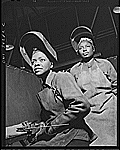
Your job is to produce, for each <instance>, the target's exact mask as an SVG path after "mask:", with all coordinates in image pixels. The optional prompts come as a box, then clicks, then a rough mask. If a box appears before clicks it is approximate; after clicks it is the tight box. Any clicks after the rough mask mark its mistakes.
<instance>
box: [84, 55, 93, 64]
mask: <svg viewBox="0 0 120 150" xmlns="http://www.w3.org/2000/svg"><path fill="white" fill-rule="evenodd" d="M92 58H93V55H92V56H90V57H88V58H82V62H85V63H87V62H89V61H90V60H91V59H92Z"/></svg>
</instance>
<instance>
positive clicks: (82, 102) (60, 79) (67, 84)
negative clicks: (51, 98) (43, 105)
mask: <svg viewBox="0 0 120 150" xmlns="http://www.w3.org/2000/svg"><path fill="white" fill-rule="evenodd" d="M56 85H57V89H59V92H61V94H62V97H63V98H64V101H70V103H69V104H68V107H67V108H66V109H65V111H64V112H62V113H61V114H60V115H58V116H57V117H56V118H55V119H54V120H52V121H51V122H50V125H51V127H50V128H49V129H48V131H47V132H48V134H52V133H54V132H55V131H56V129H58V128H60V127H59V126H57V127H53V125H59V124H65V123H69V122H71V121H73V120H74V119H76V118H77V117H81V118H84V117H85V116H86V115H87V114H88V113H89V112H90V104H89V102H88V101H87V99H86V97H85V96H84V95H83V94H82V92H81V90H80V89H79V87H78V86H77V84H76V82H75V80H74V77H73V76H72V75H71V74H70V73H60V74H59V76H57V78H56Z"/></svg>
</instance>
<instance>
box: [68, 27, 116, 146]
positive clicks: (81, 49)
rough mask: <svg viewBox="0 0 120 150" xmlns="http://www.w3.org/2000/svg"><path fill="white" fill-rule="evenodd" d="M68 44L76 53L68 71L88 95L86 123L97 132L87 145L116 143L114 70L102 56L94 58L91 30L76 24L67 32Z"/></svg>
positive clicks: (114, 144) (93, 40) (93, 41)
mask: <svg viewBox="0 0 120 150" xmlns="http://www.w3.org/2000/svg"><path fill="white" fill-rule="evenodd" d="M70 39H71V44H72V46H73V48H74V50H75V51H76V53H77V55H79V56H80V60H81V61H80V62H78V63H77V64H75V65H74V66H73V67H72V68H71V70H70V72H71V74H72V75H73V76H74V78H75V80H76V82H77V84H78V86H79V88H80V89H81V91H82V92H83V94H84V95H85V96H86V97H87V98H88V101H89V102H90V105H91V112H90V113H89V115H88V116H87V117H86V121H87V123H88V124H89V125H90V127H92V129H93V130H94V132H95V133H96V134H97V135H98V138H97V140H96V141H94V142H93V143H92V144H91V145H96V146H99V145H113V146H116V145H117V139H116V138H117V97H116V95H117V73H116V70H115V69H114V67H113V65H112V64H111V63H110V62H109V61H108V60H106V59H99V58H95V57H94V56H95V39H94V36H93V33H92V31H91V30H90V29H89V28H88V27H86V26H80V27H77V28H75V29H74V30H73V32H72V33H71V37H70Z"/></svg>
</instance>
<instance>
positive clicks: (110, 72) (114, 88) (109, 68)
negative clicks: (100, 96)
mask: <svg viewBox="0 0 120 150" xmlns="http://www.w3.org/2000/svg"><path fill="white" fill-rule="evenodd" d="M106 65H107V74H108V78H109V80H110V82H111V87H112V92H113V93H114V94H115V95H116V94H117V72H116V70H115V68H114V67H113V65H112V64H111V63H110V62H108V64H106Z"/></svg>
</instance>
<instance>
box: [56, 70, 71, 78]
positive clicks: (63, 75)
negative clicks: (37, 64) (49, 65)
mask: <svg viewBox="0 0 120 150" xmlns="http://www.w3.org/2000/svg"><path fill="white" fill-rule="evenodd" d="M71 77H72V75H71V74H70V73H69V72H67V71H65V72H64V71H59V72H57V73H56V79H64V80H65V79H66V78H71Z"/></svg>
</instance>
